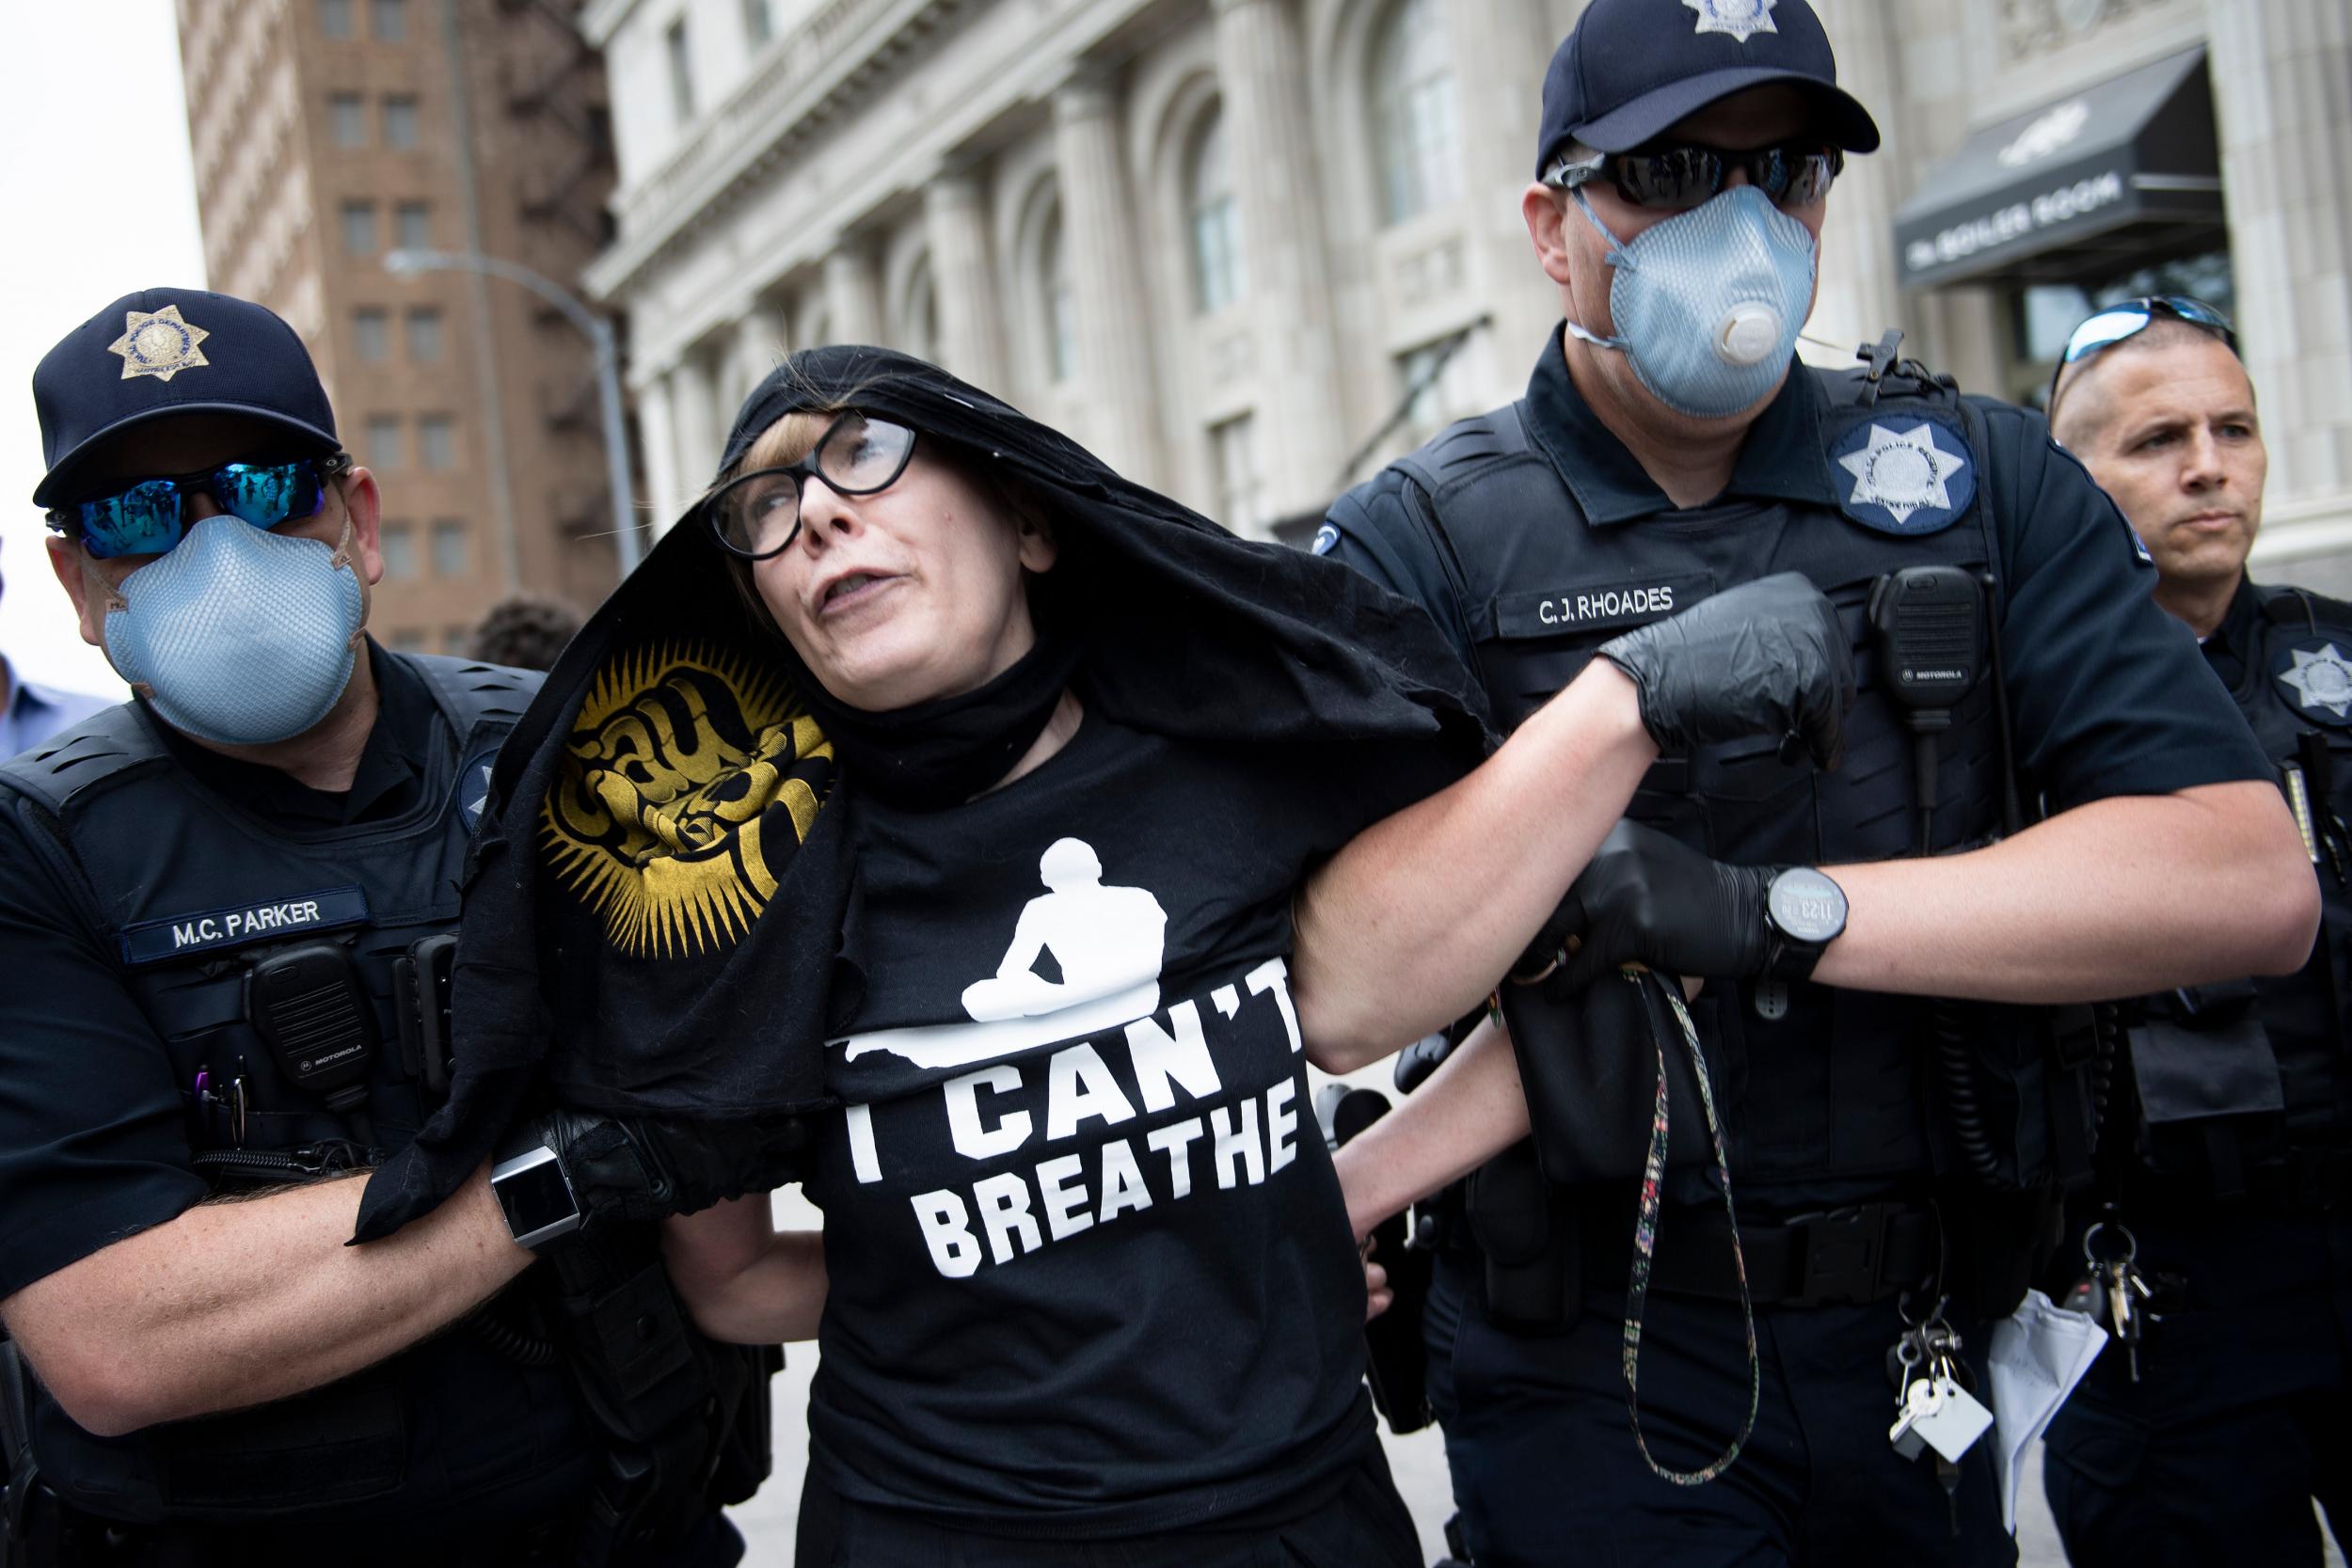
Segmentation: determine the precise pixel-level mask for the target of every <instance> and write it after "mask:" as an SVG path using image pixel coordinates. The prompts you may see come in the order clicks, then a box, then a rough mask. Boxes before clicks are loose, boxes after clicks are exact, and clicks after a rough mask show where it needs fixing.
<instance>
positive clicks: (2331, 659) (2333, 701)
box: [2272, 642, 2352, 725]
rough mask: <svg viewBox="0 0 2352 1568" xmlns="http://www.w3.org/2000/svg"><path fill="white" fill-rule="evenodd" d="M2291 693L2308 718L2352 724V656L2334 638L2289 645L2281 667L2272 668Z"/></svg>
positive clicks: (2338, 723)
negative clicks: (2341, 648) (2340, 647)
mask: <svg viewBox="0 0 2352 1568" xmlns="http://www.w3.org/2000/svg"><path fill="white" fill-rule="evenodd" d="M2272 673H2273V675H2274V676H2275V677H2276V678H2277V680H2278V682H2279V684H2280V686H2283V687H2285V688H2286V689H2287V690H2288V691H2290V692H2291V693H2293V696H2294V702H2295V705H2296V707H2298V708H2300V709H2301V710H2302V711H2303V712H2304V713H2305V714H2306V715H2308V716H2309V717H2311V718H2313V719H2317V720H2320V721H2323V722H2326V723H2332V724H2336V725H2347V724H2352V659H2347V658H2345V657H2344V655H2343V654H2342V653H2341V652H2339V651H2338V650H2337V648H2336V645H2335V644H2334V643H2333V642H2320V643H2316V644H2312V643H2306V644H2305V645H2303V646H2302V647H2299V648H2289V649H2288V650H2287V657H2286V659H2285V661H2284V664H2283V667H2282V668H2280V669H2278V670H2274V671H2273V672H2272Z"/></svg>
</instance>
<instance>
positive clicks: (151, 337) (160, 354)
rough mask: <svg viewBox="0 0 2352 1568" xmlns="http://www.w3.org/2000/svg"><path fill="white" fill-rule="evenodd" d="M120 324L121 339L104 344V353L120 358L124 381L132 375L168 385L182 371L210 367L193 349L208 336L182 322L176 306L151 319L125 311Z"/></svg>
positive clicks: (157, 313) (141, 313)
mask: <svg viewBox="0 0 2352 1568" xmlns="http://www.w3.org/2000/svg"><path fill="white" fill-rule="evenodd" d="M122 324H123V332H122V336H121V337H119V338H117V339H116V340H115V341H113V342H111V343H108V344H107V345H106V352H107V353H108V354H119V355H121V356H122V379H123V380H125V381H128V380H130V379H131V378H132V377H133V376H135V375H151V376H153V377H154V378H155V379H156V380H158V381H169V380H170V379H171V378H172V377H173V376H175V375H178V374H179V373H180V372H182V371H187V370H194V369H195V368H196V367H197V366H199V365H209V364H211V363H212V361H211V360H210V359H207V358H205V357H204V351H203V350H202V349H201V348H199V347H198V346H197V345H198V344H199V343H201V342H203V341H204V340H205V339H207V338H209V337H211V336H212V334H211V333H209V332H207V331H205V330H204V329H203V328H202V327H200V326H198V325H195V324H194V323H192V322H187V321H183V320H182V319H181V316H180V307H178V306H177V305H167V306H165V307H164V308H163V309H160V310H157V311H155V312H154V313H153V314H149V313H148V312H146V311H143V310H126V311H124V312H123V316H122Z"/></svg>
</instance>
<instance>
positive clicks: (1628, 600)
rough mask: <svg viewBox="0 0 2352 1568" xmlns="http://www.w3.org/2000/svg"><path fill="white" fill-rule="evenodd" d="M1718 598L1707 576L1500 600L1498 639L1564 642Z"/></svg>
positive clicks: (1582, 587) (1584, 587)
mask: <svg viewBox="0 0 2352 1568" xmlns="http://www.w3.org/2000/svg"><path fill="white" fill-rule="evenodd" d="M1714 592H1715V579H1714V578H1713V577H1712V576H1710V575H1709V574H1708V573H1705V572H1692V573H1688V574H1686V575H1684V576H1681V577H1654V578H1633V579H1632V580H1630V581H1617V582H1597V583H1583V584H1579V585H1578V586H1575V587H1572V588H1554V589H1549V590H1547V591H1544V592H1541V593H1533V594H1497V595H1495V601H1494V615H1495V635H1496V636H1498V637H1559V636H1563V635H1565V634H1570V633H1575V632H1582V631H1598V630H1601V629H1603V628H1604V627H1609V626H1643V625H1645V624H1646V623H1648V622H1651V621H1662V620H1664V619H1665V618H1666V617H1667V616H1669V615H1672V614H1674V613H1675V612H1676V611H1677V610H1688V609H1690V608H1691V607H1692V605H1694V604H1696V603H1698V602H1699V601H1700V600H1701V599H1704V598H1706V597H1707V596H1708V595H1709V594H1712V593H1714Z"/></svg>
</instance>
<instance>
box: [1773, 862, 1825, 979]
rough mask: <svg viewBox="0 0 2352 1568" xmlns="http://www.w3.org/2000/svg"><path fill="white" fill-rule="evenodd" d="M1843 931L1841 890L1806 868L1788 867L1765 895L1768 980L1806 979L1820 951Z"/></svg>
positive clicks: (1810, 867) (1808, 977) (1818, 960)
mask: <svg viewBox="0 0 2352 1568" xmlns="http://www.w3.org/2000/svg"><path fill="white" fill-rule="evenodd" d="M1845 928H1846V890H1845V889H1844V888H1841V887H1839V886H1838V885H1837V884H1836V882H1834V881H1831V880H1830V879H1829V878H1827V877H1826V876H1824V875H1822V874H1821V873H1820V871H1817V870H1815V869H1814V868H1813V867H1812V866H1809V865H1792V866H1790V867H1789V868H1788V870H1786V871H1784V872H1782V873H1781V874H1780V875H1779V876H1777V877H1775V878H1773V879H1772V886H1771V887H1769V888H1767V889H1766V890H1765V893H1764V929H1765V932H1766V934H1767V941H1766V945H1765V951H1764V974H1763V976H1762V977H1763V978H1764V979H1767V980H1805V979H1810V978H1811V977H1812V975H1813V966H1814V965H1816V964H1818V963H1820V961H1821V951H1822V949H1824V948H1826V947H1827V946H1829V944H1830V943H1831V942H1835V941H1836V940H1837V938H1838V935H1839V934H1840V933H1841V932H1843V931H1844V930H1845Z"/></svg>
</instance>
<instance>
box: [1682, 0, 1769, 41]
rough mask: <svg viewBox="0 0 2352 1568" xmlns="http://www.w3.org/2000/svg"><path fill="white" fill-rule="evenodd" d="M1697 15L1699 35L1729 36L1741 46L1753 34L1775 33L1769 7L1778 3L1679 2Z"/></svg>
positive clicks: (1766, 0)
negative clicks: (1738, 41) (1727, 34)
mask: <svg viewBox="0 0 2352 1568" xmlns="http://www.w3.org/2000/svg"><path fill="white" fill-rule="evenodd" d="M1682 3H1683V4H1684V5H1686V6H1688V7H1690V8H1692V10H1694V11H1696V12H1698V13H1699V24H1698V25H1697V26H1696V27H1695V28H1693V29H1692V31H1693V32H1699V33H1729V34H1730V35H1731V36H1732V37H1733V38H1735V39H1738V40H1740V42H1741V43H1745V42H1747V41H1748V40H1749V39H1750V38H1751V37H1753V36H1754V35H1756V34H1757V33H1777V32H1779V31H1780V29H1779V28H1778V27H1775V26H1774V25H1772V8H1773V7H1774V6H1775V5H1777V4H1779V0H1682Z"/></svg>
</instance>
